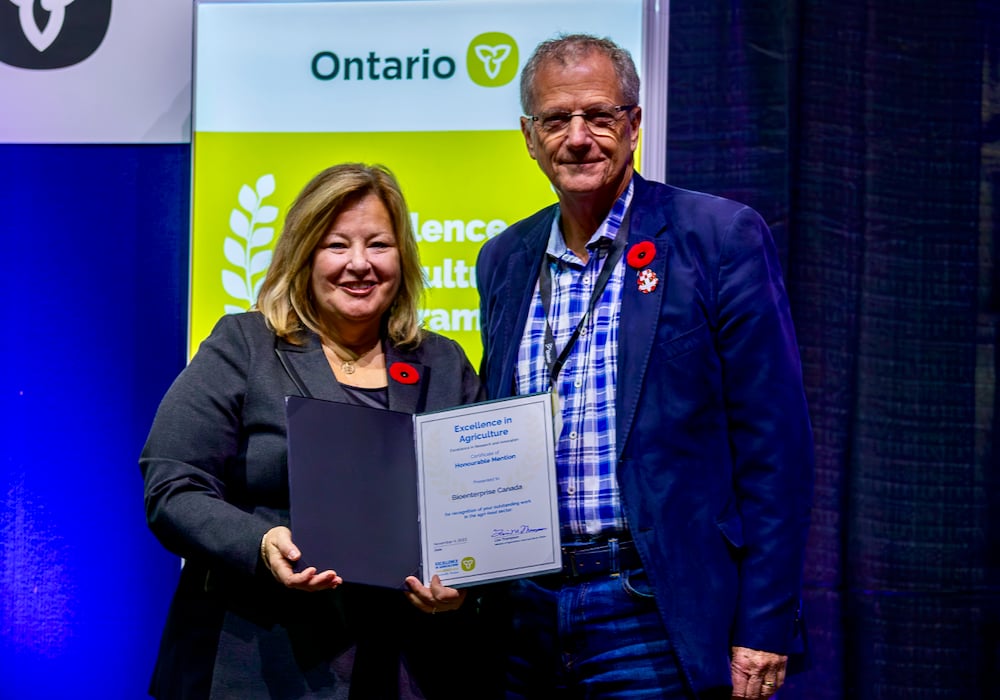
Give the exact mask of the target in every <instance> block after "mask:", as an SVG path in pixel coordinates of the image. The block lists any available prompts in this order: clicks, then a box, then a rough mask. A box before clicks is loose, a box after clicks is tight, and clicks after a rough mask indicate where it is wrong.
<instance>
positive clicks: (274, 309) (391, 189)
mask: <svg viewBox="0 0 1000 700" xmlns="http://www.w3.org/2000/svg"><path fill="white" fill-rule="evenodd" d="M370 194H372V195H375V196H376V197H378V198H379V199H380V200H381V201H382V203H383V204H384V205H385V208H386V209H387V210H388V211H389V218H390V220H391V221H392V229H393V233H394V234H395V235H396V245H397V247H398V249H399V264H400V285H399V291H398V293H397V294H396V299H395V301H394V302H393V303H392V306H391V307H389V311H388V313H387V314H386V317H385V318H384V319H383V320H382V322H383V328H384V332H385V333H386V334H387V335H388V338H389V340H390V341H391V342H392V343H393V344H394V345H397V346H401V347H407V346H409V347H415V346H416V345H418V344H419V343H420V317H419V313H418V307H419V305H420V301H421V298H422V296H423V293H424V276H423V270H421V268H420V256H419V253H418V252H417V240H416V238H415V237H414V235H413V227H412V225H411V223H410V215H409V211H408V210H407V208H406V200H404V199H403V192H402V190H401V189H400V187H399V183H398V182H397V181H396V178H395V176H394V175H393V174H392V173H391V172H390V171H389V170H388V168H386V167H384V166H382V165H365V164H363V163H344V164H342V165H335V166H333V167H330V168H327V169H326V170H324V171H322V172H321V173H319V174H318V175H316V176H315V177H314V178H313V179H312V180H310V181H309V183H308V184H307V185H306V186H305V187H304V188H303V189H302V191H301V192H299V195H298V196H297V197H296V198H295V201H294V202H293V203H292V206H291V208H290V209H289V210H288V214H287V215H286V216H285V225H284V227H283V228H282V231H281V237H280V238H279V239H278V243H277V245H275V248H274V258H273V260H272V261H271V266H270V268H269V269H268V271H267V275H266V277H265V279H264V283H263V284H262V285H261V288H260V293H259V294H258V295H257V304H256V308H257V309H258V310H259V311H260V312H261V313H262V314H264V318H266V319H267V322H268V324H269V325H270V326H271V328H272V329H273V330H274V332H275V333H276V334H277V335H278V336H280V337H281V338H284V339H286V340H288V341H289V342H292V343H296V344H300V343H301V342H302V341H303V338H302V334H303V331H304V330H305V329H309V330H311V331H313V332H315V333H319V334H322V333H323V326H322V323H321V322H320V319H319V314H318V313H317V311H316V307H315V303H314V300H313V298H312V287H311V276H312V260H313V253H314V252H315V250H316V248H317V246H319V243H320V241H321V240H322V238H323V236H325V235H326V233H327V232H328V231H329V230H330V227H331V226H332V225H333V221H334V219H336V218H337V216H339V215H340V213H341V212H342V211H343V210H344V209H345V208H347V207H348V206H350V205H351V204H354V203H355V202H357V201H358V200H359V199H362V198H363V197H365V196H367V195H370Z"/></svg>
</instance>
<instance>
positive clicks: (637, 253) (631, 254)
mask: <svg viewBox="0 0 1000 700" xmlns="http://www.w3.org/2000/svg"><path fill="white" fill-rule="evenodd" d="M655 257H656V246H655V245H653V242H652V241H642V242H641V243H636V244H635V245H634V246H632V247H631V248H629V251H628V257H627V258H625V261H626V262H627V263H628V266H629V267H634V268H635V269H636V270H638V269H639V268H640V267H645V266H646V265H648V264H649V263H651V262H653V258H655Z"/></svg>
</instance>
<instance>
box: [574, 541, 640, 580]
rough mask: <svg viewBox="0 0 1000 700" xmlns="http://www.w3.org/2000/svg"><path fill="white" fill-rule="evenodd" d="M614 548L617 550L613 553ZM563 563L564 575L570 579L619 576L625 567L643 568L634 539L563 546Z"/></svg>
mask: <svg viewBox="0 0 1000 700" xmlns="http://www.w3.org/2000/svg"><path fill="white" fill-rule="evenodd" d="M613 545H617V546H613ZM612 549H617V552H616V553H613V552H612ZM562 565H563V566H562V575H563V576H564V577H566V578H570V579H574V578H584V577H587V576H597V575H599V574H610V575H612V576H617V575H618V574H619V573H620V572H621V571H623V570H625V569H641V568H642V559H640V558H639V552H638V550H636V548H635V543H634V542H633V541H632V540H625V541H624V542H619V541H617V540H611V541H610V542H608V543H603V544H584V545H579V546H573V547H563V548H562Z"/></svg>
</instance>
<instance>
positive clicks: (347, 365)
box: [323, 342, 379, 374]
mask: <svg viewBox="0 0 1000 700" xmlns="http://www.w3.org/2000/svg"><path fill="white" fill-rule="evenodd" d="M378 345H379V344H378V343H377V342H376V343H375V345H373V346H372V347H370V348H368V349H367V350H365V351H364V352H362V353H353V352H351V351H350V350H347V352H348V353H349V354H348V356H347V357H344V356H343V355H341V354H340V352H339V351H338V347H339V346H336V345H334V344H333V343H332V342H327V343H323V347H324V348H325V349H327V350H329V351H330V352H331V353H333V356H334V357H336V358H337V360H339V361H340V370H341V371H342V372H343V373H344V374H354V373H355V372H357V371H358V366H357V365H356V364H355V363H356V362H357V361H358V360H360V359H361V358H362V357H364V356H365V355H367V354H368V353H370V352H371V351H372V350H374V349H375V348H377V347H378ZM344 349H345V350H346V348H344Z"/></svg>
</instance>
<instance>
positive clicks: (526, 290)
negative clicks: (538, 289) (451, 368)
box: [497, 206, 558, 396]
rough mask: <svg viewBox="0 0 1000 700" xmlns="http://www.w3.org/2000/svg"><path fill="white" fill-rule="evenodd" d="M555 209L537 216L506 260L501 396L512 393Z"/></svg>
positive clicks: (554, 207)
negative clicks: (535, 223) (504, 338)
mask: <svg viewBox="0 0 1000 700" xmlns="http://www.w3.org/2000/svg"><path fill="white" fill-rule="evenodd" d="M557 211H558V207H557V206H553V207H551V211H550V213H549V215H548V216H543V217H541V218H540V219H539V222H538V224H537V225H536V226H535V227H534V228H532V229H531V230H529V231H527V232H525V234H524V238H523V239H522V243H523V245H522V246H520V247H518V248H517V249H516V250H514V251H513V252H512V253H511V255H510V257H509V258H508V259H507V289H506V299H505V300H504V303H503V305H502V308H503V309H504V323H503V329H504V333H505V335H506V341H507V342H506V344H505V345H504V354H503V357H502V358H501V363H502V364H501V367H503V373H502V375H501V384H500V386H499V387H497V388H498V389H499V391H500V392H502V393H501V395H502V396H508V395H512V394H513V392H514V372H515V370H516V368H517V351H518V348H519V347H520V345H521V337H522V336H523V335H524V327H525V325H526V324H527V321H528V312H529V311H530V309H531V300H532V298H533V297H534V292H535V284H536V283H537V281H538V272H539V270H540V269H541V266H542V261H543V260H545V257H546V254H545V250H546V247H547V243H548V240H549V232H550V231H551V230H552V218H553V217H554V216H555V215H556V212H557Z"/></svg>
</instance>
